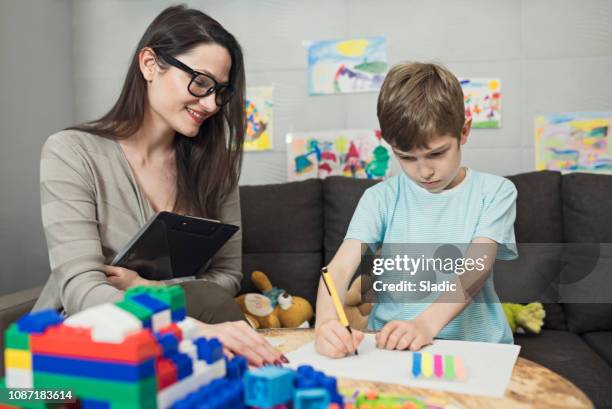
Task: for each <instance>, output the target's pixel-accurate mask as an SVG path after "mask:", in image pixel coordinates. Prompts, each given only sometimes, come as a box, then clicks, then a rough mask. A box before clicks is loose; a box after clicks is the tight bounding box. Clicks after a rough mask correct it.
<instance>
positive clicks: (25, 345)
mask: <svg viewBox="0 0 612 409" xmlns="http://www.w3.org/2000/svg"><path fill="white" fill-rule="evenodd" d="M4 347H5V348H13V349H25V350H29V349H30V334H28V333H27V332H21V331H19V327H17V324H16V323H13V324H11V325H10V326H9V327H8V329H7V330H6V331H4Z"/></svg>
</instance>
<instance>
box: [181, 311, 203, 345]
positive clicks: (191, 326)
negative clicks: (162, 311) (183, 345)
mask: <svg viewBox="0 0 612 409" xmlns="http://www.w3.org/2000/svg"><path fill="white" fill-rule="evenodd" d="M176 325H177V326H178V327H179V328H180V329H181V332H182V333H183V339H191V340H194V339H196V338H199V337H200V330H199V325H200V324H198V321H196V320H195V319H193V318H191V317H185V319H184V320H183V321H181V322H177V323H176Z"/></svg>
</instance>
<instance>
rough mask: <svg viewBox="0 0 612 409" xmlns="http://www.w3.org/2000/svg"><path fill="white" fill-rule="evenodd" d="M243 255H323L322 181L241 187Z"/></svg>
mask: <svg viewBox="0 0 612 409" xmlns="http://www.w3.org/2000/svg"><path fill="white" fill-rule="evenodd" d="M240 204H241V211H242V249H243V251H244V253H247V254H248V253H274V252H277V253H295V252H319V253H320V252H322V248H323V244H322V243H323V192H322V189H321V181H320V180H319V179H310V180H306V181H303V182H293V183H282V184H275V185H260V186H241V187H240Z"/></svg>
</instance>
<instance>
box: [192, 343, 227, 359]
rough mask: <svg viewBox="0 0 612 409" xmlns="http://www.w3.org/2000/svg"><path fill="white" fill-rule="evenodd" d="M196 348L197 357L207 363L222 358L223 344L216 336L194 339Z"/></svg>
mask: <svg viewBox="0 0 612 409" xmlns="http://www.w3.org/2000/svg"><path fill="white" fill-rule="evenodd" d="M194 343H195V345H196V347H197V348H198V359H202V360H204V361H206V362H207V363H209V364H212V363H214V362H217V361H218V360H220V359H223V345H221V342H219V340H218V339H217V338H211V339H209V340H206V338H198V339H196V340H195V341H194Z"/></svg>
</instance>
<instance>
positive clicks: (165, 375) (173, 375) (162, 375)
mask: <svg viewBox="0 0 612 409" xmlns="http://www.w3.org/2000/svg"><path fill="white" fill-rule="evenodd" d="M155 372H156V373H157V389H159V390H162V389H164V388H165V387H167V386H170V385H172V384H173V383H175V382H176V381H177V380H178V372H177V370H176V365H175V364H174V362H173V361H172V360H170V359H168V358H158V359H157V361H155Z"/></svg>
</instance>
